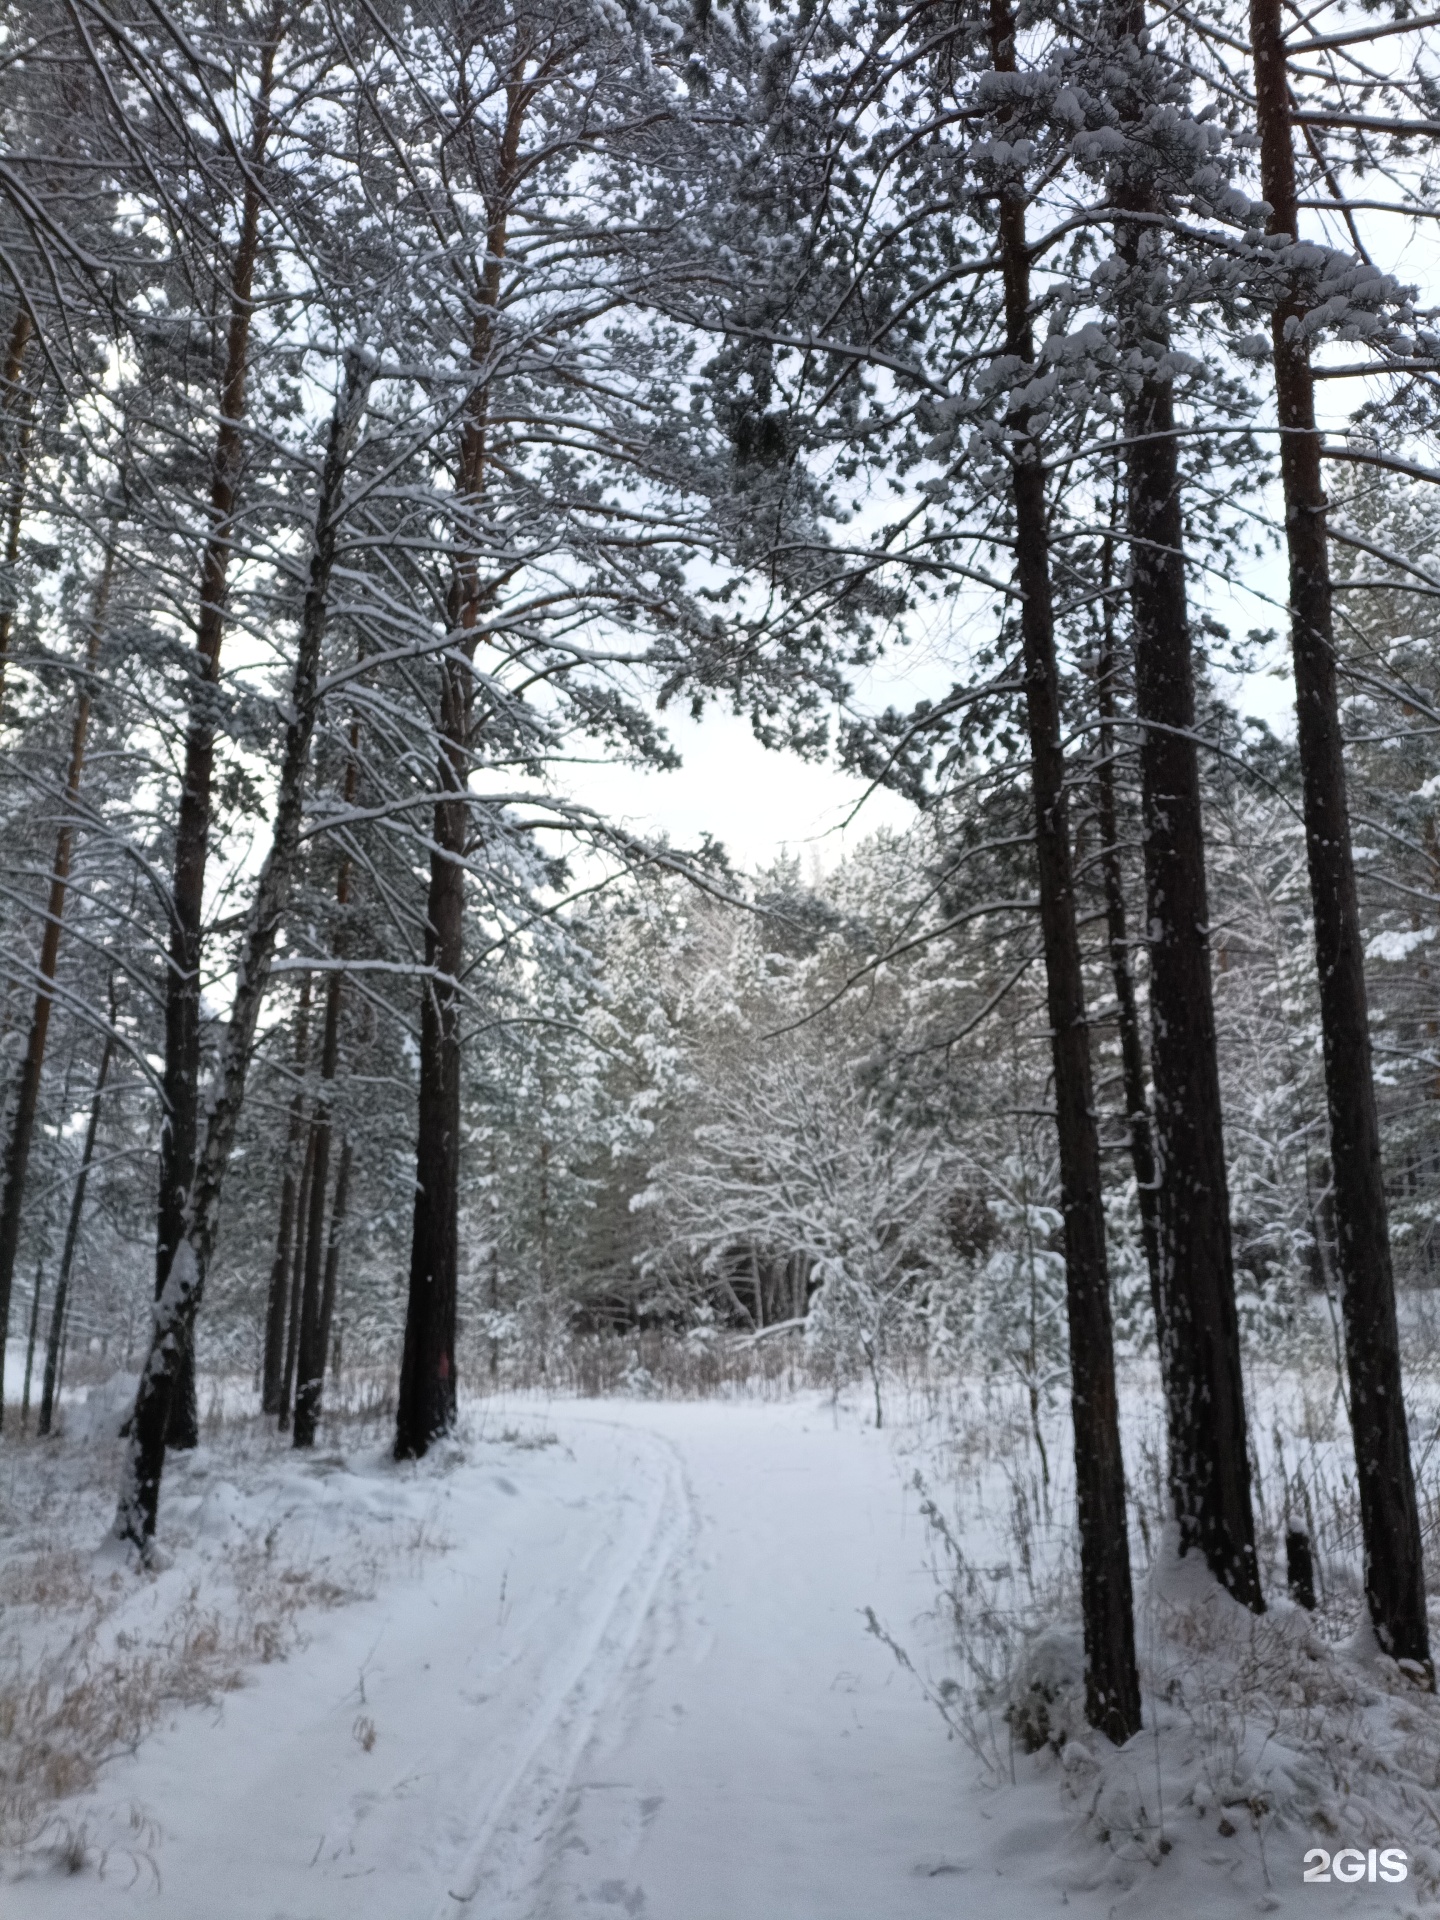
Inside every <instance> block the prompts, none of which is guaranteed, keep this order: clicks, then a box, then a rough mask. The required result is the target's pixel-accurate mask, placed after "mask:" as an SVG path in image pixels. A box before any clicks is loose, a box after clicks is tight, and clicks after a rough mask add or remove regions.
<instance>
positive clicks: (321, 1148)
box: [295, 973, 341, 1447]
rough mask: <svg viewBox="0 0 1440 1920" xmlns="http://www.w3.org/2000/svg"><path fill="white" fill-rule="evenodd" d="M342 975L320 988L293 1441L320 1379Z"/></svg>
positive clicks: (301, 1433) (311, 1425) (310, 1418)
mask: <svg viewBox="0 0 1440 1920" xmlns="http://www.w3.org/2000/svg"><path fill="white" fill-rule="evenodd" d="M340 981H341V976H340V974H339V973H332V974H331V975H330V976H329V979H328V980H327V982H326V990H325V1031H324V1039H323V1041H322V1043H321V1049H320V1091H319V1097H318V1100H317V1102H316V1109H315V1118H314V1121H313V1122H312V1123H311V1129H310V1139H311V1165H310V1208H309V1220H308V1222H307V1224H306V1228H305V1279H304V1284H303V1285H302V1287H301V1289H300V1339H299V1343H298V1345H297V1347H296V1354H295V1445H296V1446H297V1447H313V1446H314V1444H315V1429H316V1426H317V1425H318V1423H319V1419H320V1395H321V1392H322V1390H323V1388H324V1384H325V1334H324V1324H323V1314H322V1290H323V1285H324V1267H325V1256H326V1246H325V1203H326V1200H327V1198H328V1196H329V1186H330V1135H331V1130H332V1113H333V1102H334V1096H335V1069H336V1067H337V1066H338V1065H339V1059H340V1003H341V992H340Z"/></svg>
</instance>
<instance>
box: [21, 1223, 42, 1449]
mask: <svg viewBox="0 0 1440 1920" xmlns="http://www.w3.org/2000/svg"><path fill="white" fill-rule="evenodd" d="M44 1278H45V1262H44V1259H43V1257H42V1258H41V1259H39V1260H37V1261H36V1262H35V1286H34V1290H33V1292H32V1293H31V1295H30V1333H29V1337H28V1339H27V1340H26V1342H25V1383H24V1386H23V1387H22V1388H21V1391H20V1431H21V1432H22V1433H24V1432H25V1431H26V1429H27V1428H28V1427H29V1425H30V1382H31V1380H32V1379H33V1378H34V1376H35V1340H36V1336H37V1335H38V1334H39V1331H40V1288H41V1284H42V1283H43V1281H44Z"/></svg>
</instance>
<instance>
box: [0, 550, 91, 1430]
mask: <svg viewBox="0 0 1440 1920" xmlns="http://www.w3.org/2000/svg"><path fill="white" fill-rule="evenodd" d="M114 577H115V542H114V540H113V539H112V540H111V541H110V543H109V545H108V546H107V547H106V550H105V564H104V566H103V568H102V569H101V573H100V580H99V583H98V585H97V586H96V589H95V602H94V605H93V607H92V608H91V613H90V630H89V634H88V636H87V638H86V643H85V662H84V667H83V670H82V674H81V679H80V689H79V693H78V695H77V697H76V701H75V719H74V721H73V723H72V725H71V729H70V758H69V761H68V763H67V766H66V770H65V793H64V799H63V801H62V812H61V820H60V827H59V831H58V832H57V833H56V836H55V859H54V863H53V865H52V866H51V869H50V894H49V898H48V900H47V902H46V909H45V931H44V932H43V934H42V935H41V937H40V964H39V968H38V972H39V976H40V989H39V991H38V993H37V994H36V995H35V1007H34V1011H33V1012H32V1013H31V1016H30V1034H29V1038H28V1040H27V1042H26V1046H25V1061H24V1064H23V1066H22V1067H21V1069H20V1086H19V1090H18V1092H17V1095H16V1101H15V1117H14V1119H13V1120H12V1122H11V1125H10V1138H9V1140H8V1142H7V1143H6V1153H5V1187H4V1193H3V1196H0V1378H3V1376H4V1370H5V1338H6V1328H7V1326H8V1324H9V1319H10V1290H11V1286H12V1284H13V1281H14V1277H15V1253H16V1249H17V1248H18V1246H19V1244H20V1220H21V1214H22V1212H23V1209H24V1204H25V1181H26V1176H27V1174H28V1172H29V1168H30V1145H31V1141H32V1139H33V1138H34V1133H35V1114H36V1110H37V1108H38V1105H39V1100H40V1077H41V1072H42V1070H43V1068H44V1065H45V1046H46V1042H47V1040H48V1038H49V1033H50V1009H51V1007H52V1005H53V1004H54V992H55V968H56V964H57V961H58V959H59V954H60V929H61V927H62V925H63V923H64V919H65V901H66V896H67V894H68V892H69V887H70V861H71V856H72V854H73V852H74V843H75V806H76V802H77V801H78V799H79V797H80V780H81V776H82V774H83V773H84V770H85V746H86V742H87V740H88V738H89V734H90V705H91V685H92V680H93V676H94V672H95V662H96V659H97V657H98V654H99V650H100V636H101V632H102V630H103V628H104V624H105V615H106V609H107V607H108V606H109V601H110V587H111V582H112V581H113V579H114ZM3 1419H4V1397H3V1395H0V1423H3Z"/></svg>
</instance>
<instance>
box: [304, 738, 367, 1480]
mask: <svg viewBox="0 0 1440 1920" xmlns="http://www.w3.org/2000/svg"><path fill="white" fill-rule="evenodd" d="M357 745H358V737H357V731H356V727H355V725H354V724H353V723H352V725H351V728H350V755H349V759H348V762H347V765H346V768H345V789H344V791H345V805H346V806H347V807H349V806H353V804H354V801H355V783H356V776H357V766H358V761H357V756H356V747H357ZM349 904H350V860H349V857H348V855H343V854H342V856H341V859H340V869H339V872H338V874H337V875H336V880H335V907H336V919H335V937H334V939H333V940H332V941H331V943H330V954H331V958H332V960H334V961H337V962H338V961H339V959H340V958H341V955H342V954H343V952H344V949H345V909H346V908H347V907H348V906H349ZM344 993H345V976H344V974H343V973H341V972H340V970H339V967H338V966H336V967H334V968H333V969H332V970H331V972H330V974H329V975H328V977H327V979H326V983H325V1026H324V1034H323V1038H322V1040H321V1045H320V1091H319V1099H318V1102H317V1105H316V1109H315V1119H314V1122H313V1125H312V1129H311V1133H312V1141H313V1147H314V1166H313V1169H312V1172H311V1180H310V1219H309V1224H308V1226H307V1228H306V1249H305V1284H304V1286H303V1288H302V1290H301V1294H300V1343H299V1347H298V1349H297V1357H296V1387H295V1445H296V1446H297V1447H313V1446H314V1444H315V1429H316V1427H317V1425H318V1424H319V1420H320V1398H321V1395H322V1393H323V1392H324V1388H325V1354H326V1349H327V1342H328V1338H329V1314H328V1312H327V1311H326V1308H325V1304H324V1289H325V1278H324V1273H323V1272H322V1269H328V1266H329V1250H328V1249H327V1247H326V1243H325V1199H326V1191H327V1189H328V1187H329V1183H330V1136H331V1131H332V1128H333V1125H334V1114H335V1074H336V1071H337V1069H338V1067H339V1065H340V1014H341V1009H342V1007H343V1005H344ZM335 1205H336V1206H337V1208H340V1209H341V1211H342V1213H343V1204H342V1202H341V1199H340V1194H339V1190H338V1187H337V1190H336V1195H335ZM337 1257H338V1256H337Z"/></svg>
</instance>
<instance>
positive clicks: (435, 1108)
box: [395, 60, 533, 1460]
mask: <svg viewBox="0 0 1440 1920" xmlns="http://www.w3.org/2000/svg"><path fill="white" fill-rule="evenodd" d="M524 64H525V63H524V61H523V60H522V61H520V62H518V63H517V67H516V71H515V74H514V76H513V77H512V79H511V82H510V85H509V87H508V89H507V112H506V123H505V130H504V133H503V135H502V137H501V143H500V155H499V167H498V171H497V178H496V186H495V197H494V199H493V201H492V203H491V209H492V210H491V218H490V222H489V226H488V229H487V232H486V249H485V261H484V265H483V267H482V269H481V271H480V275H479V284H478V287H477V288H476V290H475V301H476V304H475V319H474V323H473V329H472V334H471V344H470V364H471V368H472V370H473V372H474V377H475V386H474V388H473V390H472V392H471V395H470V400H469V403H468V405H467V407H466V409H465V415H464V423H463V426H462V429H461V434H460V448H459V461H458V468H459V472H458V487H457V492H458V495H459V500H460V504H461V507H462V509H464V508H470V509H473V508H474V506H475V505H476V504H477V503H478V501H479V498H480V495H481V492H482V490H483V488H484V484H485V457H486V454H485V449H486V434H487V427H488V411H487V409H488V387H487V384H486V383H487V379H488V374H489V363H490V356H491V349H492V343H493V338H494V320H495V312H496V308H497V306H498V304H499V299H500V270H501V263H502V262H503V260H504V258H505V250H506V246H507V232H508V228H507V221H508V215H509V203H510V197H511V195H512V194H513V192H514V189H515V182H516V180H517V178H518V171H517V163H518V158H519V151H520V136H521V131H522V129H523V127H524V124H525V117H526V114H527V112H528V110H529V106H530V103H531V99H532V97H533V89H532V86H531V84H530V83H528V82H527V81H526V80H525V78H524ZM460 538H461V540H462V541H463V540H464V539H465V535H464V533H463V531H462V533H461V535H460ZM484 597H485V592H484V589H483V588H482V585H481V581H480V568H479V560H478V557H477V556H476V555H475V554H474V553H473V552H468V553H462V555H461V557H460V559H459V561H458V563H457V566H456V571H455V578H454V583H453V586H452V589H451V598H450V607H449V619H450V632H451V645H450V648H449V650H448V651H447V652H446V653H445V654H443V655H442V656H441V660H440V711H439V734H440V752H439V756H438V761H437V768H436V774H437V786H438V791H439V798H438V799H437V800H436V803H435V822H434V829H433V840H432V849H431V854H430V891H429V898H428V901H427V913H426V934H425V965H426V979H425V986H424V991H423V993H422V996H421V1002H420V1084H419V1089H418V1093H419V1100H418V1105H419V1112H418V1115H417V1127H416V1147H415V1211H414V1219H413V1224H412V1228H411V1236H410V1285H409V1294H408V1298H407V1300H406V1309H405V1344H404V1348H403V1351H402V1353H401V1358H400V1391H399V1396H398V1404H397V1407H396V1414H395V1457H396V1459H397V1460H406V1459H418V1458H419V1457H420V1456H421V1455H422V1454H424V1453H425V1452H426V1450H427V1449H428V1448H429V1446H430V1444H431V1442H432V1441H433V1440H436V1439H438V1438H439V1436H440V1435H441V1434H443V1433H445V1432H447V1431H448V1430H449V1428H450V1427H451V1426H452V1425H453V1424H454V1419H455V1396H456V1381H455V1322H456V1311H457V1296H458V1291H459V1187H460V971H461V967H462V964H463V961H464V953H465V867H464V861H465V855H466V848H467V845H468V841H469V828H470V810H469V806H468V804H467V801H466V797H465V796H466V790H467V788H468V785H469V777H470V748H471V726H472V710H473V698H474V680H473V674H472V671H471V669H472V665H473V662H474V658H475V647H476V643H477V640H478V632H477V622H478V620H479V617H480V609H481V605H482V602H483V600H484Z"/></svg>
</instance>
